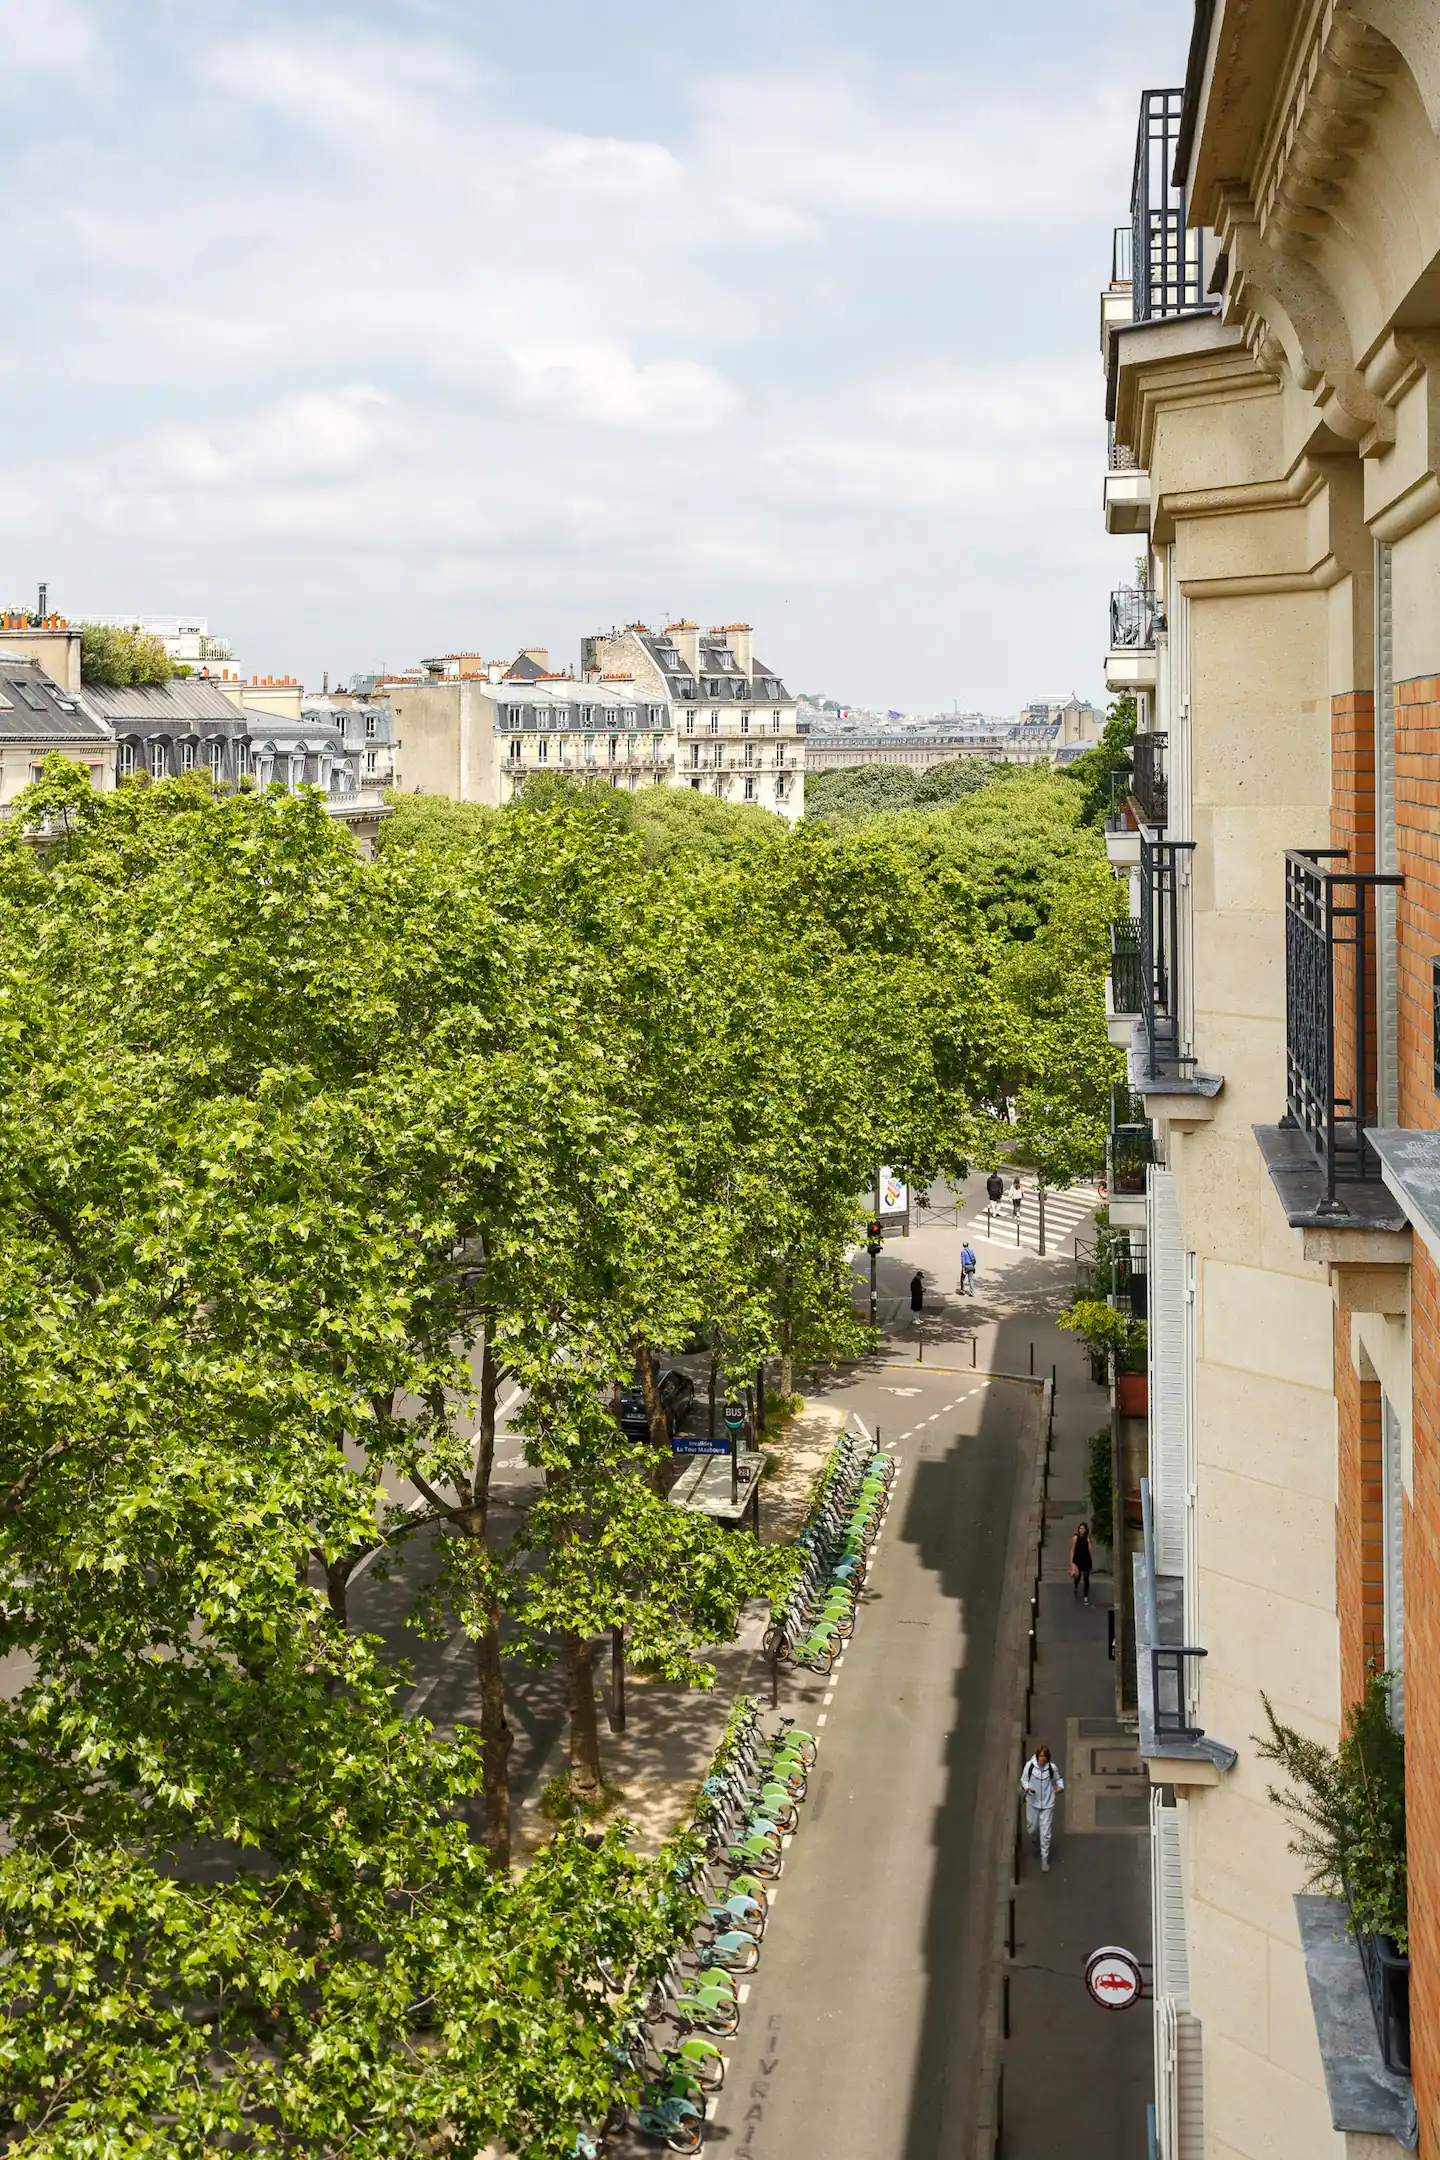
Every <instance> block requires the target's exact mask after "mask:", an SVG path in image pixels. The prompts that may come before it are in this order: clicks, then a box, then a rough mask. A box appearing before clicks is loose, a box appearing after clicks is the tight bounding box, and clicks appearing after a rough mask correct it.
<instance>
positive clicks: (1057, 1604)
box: [996, 1360, 1153, 2160]
mask: <svg viewBox="0 0 1440 2160" xmlns="http://www.w3.org/2000/svg"><path fill="white" fill-rule="evenodd" d="M1107 1416H1108V1402H1107V1398H1106V1395H1105V1392H1104V1391H1103V1390H1102V1389H1100V1388H1098V1387H1095V1386H1094V1385H1093V1384H1092V1383H1091V1382H1090V1381H1089V1379H1088V1377H1087V1376H1086V1375H1085V1374H1084V1373H1083V1370H1082V1371H1080V1372H1077V1371H1076V1361H1074V1360H1072V1361H1071V1363H1070V1369H1069V1371H1068V1373H1067V1372H1066V1371H1065V1369H1064V1368H1062V1371H1061V1378H1060V1386H1059V1390H1058V1396H1057V1405H1056V1418H1055V1435H1054V1443H1053V1447H1052V1452H1051V1459H1050V1477H1049V1491H1048V1497H1047V1503H1046V1510H1045V1526H1046V1535H1045V1543H1044V1556H1043V1565H1042V1570H1041V1578H1040V1582H1039V1589H1038V1611H1037V1618H1036V1661H1035V1677H1034V1685H1033V1688H1032V1690H1031V1697H1030V1701H1031V1709H1030V1717H1029V1730H1028V1732H1027V1734H1026V1736H1025V1743H1024V1745H1025V1752H1026V1754H1027V1755H1028V1754H1029V1753H1030V1752H1031V1751H1032V1750H1033V1749H1034V1747H1035V1746H1036V1745H1037V1744H1038V1743H1039V1742H1040V1741H1042V1740H1043V1741H1046V1742H1047V1743H1048V1744H1049V1746H1050V1749H1051V1751H1052V1753H1053V1755H1054V1757H1055V1759H1056V1761H1057V1762H1058V1763H1059V1765H1060V1767H1061V1771H1062V1774H1063V1776H1064V1778H1065V1780H1066V1790H1065V1797H1064V1801H1063V1803H1062V1808H1061V1811H1060V1812H1059V1814H1058V1816H1057V1821H1056V1836H1055V1845H1054V1850H1053V1853H1052V1856H1051V1865H1050V1871H1049V1873H1048V1874H1042V1872H1041V1869H1040V1862H1039V1857H1038V1855H1037V1854H1036V1853H1035V1852H1034V1850H1033V1848H1032V1847H1031V1846H1030V1843H1029V1841H1028V1840H1027V1839H1026V1838H1025V1837H1024V1834H1023V1830H1022V1829H1021V1828H1020V1827H1019V1826H1020V1823H1021V1820H1022V1818H1021V1816H1020V1812H1019V1806H1018V1795H1017V1798H1016V1822H1017V1835H1016V1839H1015V1848H1014V1849H1015V1861H1016V1870H1015V1873H1016V1878H1017V1879H1016V1881H1015V1886H1014V1900H1013V1914H1014V1919H1013V1943H1014V1950H1013V1956H1012V1957H1011V1959H1010V1960H1009V1962H1008V1966H1007V1970H1006V1990H1005V1992H1006V1998H1007V2001H1006V2014H1005V2017H1004V2021H1003V2024H1002V2031H1003V2032H1004V2033H1005V2035H1006V2037H1005V2039H1004V2042H1003V2046H1002V2051H1001V2061H1002V2068H1003V2084H1002V2099H1001V2132H1000V2136H999V2137H998V2138H997V2140H996V2152H997V2154H999V2155H1003V2156H1004V2160H1043V2156H1045V2155H1047V2154H1048V2153H1049V2152H1050V2151H1051V2150H1052V2149H1053V2148H1054V2147H1055V2146H1056V2144H1057V2143H1061V2144H1063V2145H1064V2147H1065V2149H1066V2151H1067V2153H1068V2154H1069V2155H1071V2160H1092V2156H1093V2160H1101V2156H1102V2155H1103V2156H1104V2160H1145V2155H1146V2151H1147V2138H1146V2107H1147V2104H1148V2102H1149V2100H1150V2097H1151V2090H1152V2082H1153V2079H1152V2023H1151V2012H1150V2006H1149V2003H1148V2001H1147V2002H1141V2003H1137V2004H1135V2005H1134V2006H1133V2007H1132V2008H1130V2009H1129V2010H1125V2011H1118V2012H1117V2011H1106V2010H1102V2009H1100V2008H1099V2007H1098V2006H1097V2005H1096V2004H1095V2003H1093V2002H1092V2001H1091V2000H1090V1997H1089V1996H1088V1994H1087V1993H1086V1990H1085V1986H1084V1977H1083V1976H1084V1969H1085V1960H1086V1958H1087V1957H1088V1956H1089V1954H1090V1952H1091V1951H1092V1950H1095V1949H1098V1948H1099V1947H1100V1945H1101V1944H1102V1943H1119V1944H1121V1945H1123V1946H1124V1947H1125V1948H1126V1949H1129V1950H1132V1951H1133V1952H1134V1953H1135V1955H1136V1956H1137V1957H1138V1958H1140V1960H1141V1961H1142V1964H1143V1965H1144V1966H1145V1967H1146V1968H1147V1971H1148V1967H1149V1963H1150V1954H1151V1951H1150V1853H1149V1838H1148V1825H1149V1784H1148V1780H1147V1778H1146V1774H1145V1768H1144V1765H1143V1763H1142V1762H1141V1761H1140V1758H1139V1755H1138V1752H1137V1749H1136V1744H1135V1732H1134V1728H1133V1726H1130V1727H1127V1726H1124V1725H1121V1724H1119V1723H1118V1722H1117V1721H1116V1717H1115V1667H1114V1665H1113V1664H1112V1663H1111V1661H1110V1658H1109V1656H1108V1654H1107V1637H1108V1628H1109V1613H1110V1608H1111V1606H1112V1601H1113V1592H1114V1582H1113V1577H1112V1574H1111V1572H1110V1569H1109V1565H1108V1559H1107V1568H1106V1572H1105V1573H1103V1574H1101V1573H1098V1572H1097V1574H1096V1575H1095V1577H1094V1580H1093V1582H1092V1586H1091V1593H1090V1595H1091V1603H1090V1605H1089V1607H1088V1608H1087V1607H1086V1606H1084V1605H1083V1604H1079V1603H1077V1601H1076V1598H1075V1596H1074V1592H1073V1589H1072V1586H1071V1584H1070V1581H1069V1552H1070V1539H1071V1536H1072V1534H1073V1532H1074V1529H1075V1526H1076V1524H1077V1523H1078V1522H1079V1521H1081V1520H1082V1519H1083V1518H1086V1517H1088V1515H1089V1512H1090V1509H1089V1500H1088V1496H1087V1492H1086V1461H1087V1447H1086V1443H1087V1441H1088V1439H1089V1436H1090V1434H1091V1433H1092V1432H1093V1431H1094V1430H1095V1429H1096V1427H1097V1426H1099V1425H1101V1424H1103V1423H1105V1421H1106V1419H1107ZM1102 1551H1103V1548H1102Z"/></svg>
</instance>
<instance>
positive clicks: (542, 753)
mask: <svg viewBox="0 0 1440 2160" xmlns="http://www.w3.org/2000/svg"><path fill="white" fill-rule="evenodd" d="M535 755H536V757H537V758H538V759H539V760H540V763H541V764H542V765H548V764H549V762H550V738H549V736H548V735H542V736H541V737H540V740H539V742H538V743H537V744H536V745H535Z"/></svg>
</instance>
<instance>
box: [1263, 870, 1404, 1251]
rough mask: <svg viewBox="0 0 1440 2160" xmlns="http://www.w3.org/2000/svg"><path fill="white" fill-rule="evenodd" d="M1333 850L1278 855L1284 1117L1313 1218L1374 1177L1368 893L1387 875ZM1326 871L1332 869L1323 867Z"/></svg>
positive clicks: (1341, 1207)
mask: <svg viewBox="0 0 1440 2160" xmlns="http://www.w3.org/2000/svg"><path fill="white" fill-rule="evenodd" d="M1349 859H1350V858H1349V856H1348V854H1347V853H1346V851H1345V850H1344V849H1343V848H1287V850H1286V852H1285V1116H1284V1119H1283V1120H1282V1123H1284V1124H1285V1125H1288V1126H1291V1127H1293V1128H1294V1129H1296V1130H1297V1131H1299V1132H1301V1133H1303V1135H1304V1137H1305V1139H1306V1141H1307V1142H1308V1144H1309V1147H1310V1151H1311V1153H1312V1154H1313V1155H1314V1157H1315V1160H1316V1163H1317V1164H1318V1165H1319V1168H1320V1170H1321V1171H1322V1172H1323V1174H1324V1177H1325V1200H1324V1202H1323V1203H1322V1207H1323V1211H1324V1212H1326V1213H1328V1214H1334V1215H1344V1214H1347V1213H1348V1212H1349V1210H1348V1209H1347V1208H1346V1207H1345V1204H1344V1202H1343V1201H1342V1200H1341V1199H1340V1197H1339V1194H1338V1191H1337V1187H1338V1186H1340V1185H1342V1184H1344V1183H1346V1182H1351V1183H1353V1182H1356V1181H1360V1180H1365V1179H1371V1178H1377V1177H1378V1176H1379V1174H1380V1166H1379V1163H1378V1161H1377V1160H1376V1156H1375V1151H1374V1149H1373V1148H1372V1147H1371V1145H1370V1143H1369V1141H1368V1140H1367V1139H1366V1137H1365V1128H1366V1126H1367V1125H1373V1124H1374V1122H1375V1103H1376V1094H1377V1086H1376V1058H1377V1041H1376V1029H1375V995H1376V985H1375V895H1376V893H1377V892H1378V891H1379V890H1380V888H1381V887H1382V886H1393V885H1400V884H1403V882H1404V880H1403V879H1402V878H1400V877H1397V876H1394V875H1387V874H1385V873H1377V872H1373V871H1357V870H1348V869H1345V868H1343V867H1341V866H1342V865H1344V864H1346V863H1348V862H1349ZM1329 865H1333V866H1334V867H1327V866H1329Z"/></svg>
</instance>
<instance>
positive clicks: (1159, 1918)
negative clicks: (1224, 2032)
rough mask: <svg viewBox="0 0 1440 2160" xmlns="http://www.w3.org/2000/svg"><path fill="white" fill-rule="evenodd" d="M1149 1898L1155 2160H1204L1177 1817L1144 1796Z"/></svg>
mask: <svg viewBox="0 0 1440 2160" xmlns="http://www.w3.org/2000/svg"><path fill="white" fill-rule="evenodd" d="M1150 1894H1151V1926H1152V1933H1153V1939H1154V1961H1155V1963H1154V1970H1155V2127H1156V2133H1157V2143H1158V2149H1159V2155H1160V2160H1203V2156H1204V2151H1205V2117H1204V2090H1203V2085H1202V2082H1201V2078H1202V2064H1201V2049H1200V2020H1199V2019H1198V2018H1197V2017H1194V2016H1193V2015H1192V2014H1191V2010H1190V1959H1189V1953H1188V1949H1187V1945H1186V1939H1185V1884H1184V1878H1183V1875H1182V1873H1181V1867H1180V1815H1179V1811H1178V1809H1176V1808H1174V1807H1166V1806H1164V1805H1163V1803H1162V1800H1161V1796H1160V1794H1159V1792H1158V1791H1157V1792H1153V1793H1152V1794H1151V1796H1150Z"/></svg>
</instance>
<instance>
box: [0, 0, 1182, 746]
mask: <svg viewBox="0 0 1440 2160" xmlns="http://www.w3.org/2000/svg"><path fill="white" fill-rule="evenodd" d="M1189 12H1190V11H1189V8H1188V6H1187V5H1186V0H1028V4H1027V5H1025V6H1023V7H1022V6H1018V5H1016V6H1010V7H997V6H995V5H994V0H947V4H945V5H940V4H938V0H884V4H883V5H882V4H880V0H866V4H861V0H826V4H824V5H820V4H818V0H763V4H762V0H727V4H725V5H723V6H721V5H716V4H711V0H663V4H662V0H608V4H606V5H604V6H596V5H595V4H594V0H464V4H460V0H360V4H352V5H348V6H342V7H339V8H336V9H334V10H331V9H328V8H325V7H321V6H314V5H308V4H300V0H291V4H289V5H284V4H269V0H243V4H232V0H97V4H93V5H87V4H86V0H39V4H36V0H0V50H3V52H4V55H5V65H4V68H3V70H0V106H3V125H0V199H3V200H4V202H5V204H6V207H7V217H6V227H7V231H6V245H5V249H4V268H3V272H0V277H3V281H4V285H5V286H6V287H7V288H8V290H7V291H6V293H5V334H4V336H3V339H0V370H3V375H4V379H5V384H4V387H5V399H4V403H5V410H6V414H7V418H8V423H9V424H8V427H7V428H6V430H5V440H4V450H3V456H0V567H3V577H0V601H3V602H7V603H11V604H16V603H20V602H25V603H26V604H33V596H34V593H35V588H36V585H37V583H38V581H39V580H40V579H42V578H43V579H46V580H47V581H48V585H49V592H50V600H51V604H52V605H53V606H56V607H58V608H59V609H60V610H61V611H62V612H64V613H67V614H69V615H70V616H72V617H75V616H78V615H80V614H82V613H114V612H119V611H122V610H131V609H133V610H134V611H135V612H137V613H181V612H186V611H194V612H196V613H199V614H202V615H205V616H208V618H209V621H210V626H211V630H212V633H214V634H216V635H220V636H225V637H228V638H229V639H230V640H231V642H232V644H233V645H234V648H235V653H236V656H237V659H238V660H239V661H240V662H241V664H242V665H243V666H244V668H245V670H246V672H247V673H260V674H272V673H273V674H292V675H298V676H300V677H301V678H302V679H303V680H305V681H306V682H308V683H312V684H315V685H316V686H318V684H319V681H320V678H321V672H322V670H323V669H328V670H329V672H330V676H331V680H332V682H333V681H335V680H337V679H340V678H344V677H348V676H349V675H350V674H351V673H353V672H357V671H360V670H365V669H369V668H372V667H377V666H384V667H391V668H394V667H401V666H405V665H410V664H413V663H415V662H416V661H418V660H419V659H420V658H422V657H424V656H427V655H430V654H433V653H437V652H447V651H457V650H463V651H481V652H483V653H484V654H485V655H486V656H487V657H491V656H502V655H505V656H508V655H510V654H513V653H514V652H515V651H516V650H517V649H518V647H519V646H520V645H522V644H529V645H545V646H547V647H548V648H549V650H550V653H551V658H552V665H556V666H563V665H567V664H569V663H570V662H572V661H574V660H576V659H577V657H578V651H579V640H580V638H581V636H582V635H584V634H585V633H586V632H587V631H592V630H596V629H606V628H609V627H610V626H611V625H612V624H618V623H624V622H632V621H637V620H639V621H646V622H651V623H654V622H657V621H658V622H663V621H666V620H669V619H671V618H672V617H673V616H677V615H678V616H688V617H690V618H692V619H694V620H696V621H698V622H701V623H702V624H708V623H711V622H733V621H739V620H745V621H749V622H751V623H753V624H754V626H755V630H756V648H757V651H758V652H759V653H760V654H761V655H762V656H763V657H764V659H765V661H766V662H767V664H769V665H770V666H772V667H774V668H776V669H778V670H779V671H780V672H781V673H782V674H783V675H784V676H785V678H786V680H787V682H788V684H789V686H790V688H791V689H792V691H809V692H813V693H816V694H824V695H828V696H833V697H838V698H842V699H845V700H849V701H852V702H855V703H859V704H868V705H872V706H879V707H882V708H884V707H893V708H895V709H898V710H902V711H923V710H944V709H949V708H952V707H958V708H959V709H961V710H981V711H987V712H992V713H1004V712H1013V711H1015V710H1016V709H1017V708H1018V706H1019V705H1020V704H1021V703H1022V702H1024V701H1026V700H1027V699H1029V698H1032V697H1040V696H1047V695H1054V694H1058V693H1065V692H1068V691H1070V690H1077V691H1079V692H1080V694H1081V695H1088V696H1094V697H1097V698H1098V697H1099V696H1100V695H1101V667H1102V662H1103V655H1104V647H1105V643H1106V629H1105V594H1106V592H1107V590H1108V588H1109V587H1110V586H1111V585H1112V584H1118V583H1123V582H1128V576H1129V570H1130V567H1131V557H1132V556H1133V553H1134V543H1133V542H1130V543H1126V542H1124V541H1120V540H1111V539H1107V537H1106V535H1105V533H1104V530H1103V527H1102V524H1101V520H1100V490H1101V475H1102V472H1103V468H1104V456H1105V450H1104V389H1103V381H1102V375H1101V366H1100V353H1099V333H1098V311H1099V290H1100V287H1101V284H1102V283H1103V281H1104V280H1105V278H1106V277H1107V276H1108V273H1109V256H1110V234H1111V229H1112V227H1113V226H1114V225H1115V224H1116V223H1118V222H1121V221H1122V220H1123V219H1124V218H1125V217H1126V215H1127V211H1128V201H1129V177H1130V165H1131V160H1132V157H1133V145H1134V131H1135V116H1136V109H1137V100H1138V96H1139V92H1140V90H1141V88H1142V87H1144V86H1146V85H1152V84H1157V83H1166V82H1178V81H1180V80H1181V79H1182V76H1183V72H1184V61H1185V45H1186V38H1187V34H1188V20H1189Z"/></svg>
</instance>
